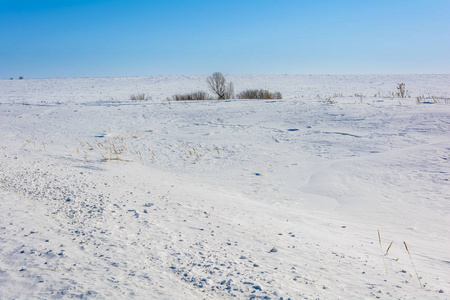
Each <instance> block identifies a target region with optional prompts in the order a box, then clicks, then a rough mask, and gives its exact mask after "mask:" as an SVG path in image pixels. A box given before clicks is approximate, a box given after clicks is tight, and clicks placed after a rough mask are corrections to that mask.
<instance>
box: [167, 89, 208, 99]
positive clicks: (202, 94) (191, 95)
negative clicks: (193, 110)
mask: <svg viewBox="0 0 450 300" xmlns="http://www.w3.org/2000/svg"><path fill="white" fill-rule="evenodd" d="M172 100H174V101H190V100H213V97H212V96H210V95H209V94H208V93H206V92H203V91H197V92H193V93H186V94H176V95H173V96H172Z"/></svg>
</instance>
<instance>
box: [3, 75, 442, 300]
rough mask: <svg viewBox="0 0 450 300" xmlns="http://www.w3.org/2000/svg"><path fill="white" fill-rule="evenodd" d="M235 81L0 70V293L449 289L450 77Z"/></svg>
mask: <svg viewBox="0 0 450 300" xmlns="http://www.w3.org/2000/svg"><path fill="white" fill-rule="evenodd" d="M227 78H228V79H229V80H231V81H233V82H234V84H235V90H236V92H240V91H242V90H243V89H246V88H265V89H269V90H270V91H280V92H281V93H282V94H283V97H284V99H282V100H230V101H191V102H174V101H167V100H166V99H167V97H171V96H172V95H173V94H175V93H185V92H191V91H196V90H207V86H206V76H178V77H175V76H173V77H135V78H76V79H25V80H20V81H19V80H0V299H11V298H14V299H29V298H38V299H40V298H42V299H49V298H61V297H80V298H83V297H85V298H100V299H129V298H137V299H227V298H233V297H236V298H238V299H253V298H255V299H281V298H282V299H289V298H291V299H317V298H320V299H371V298H382V299H386V298H395V299H414V298H415V299H425V298H427V299H447V298H449V296H448V295H449V293H450V250H449V249H450V188H449V186H450V183H449V179H450V175H449V173H450V134H449V132H450V75H373V76H371V75H364V76H350V75H348V76H325V75H324V76H299V75H273V76H268V75H267V76H262V75H258V76H255V75H253V76H252V75H234V76H228V77H227ZM399 83H405V85H406V89H407V90H408V94H409V95H410V98H403V99H400V98H398V97H394V96H393V93H396V92H397V85H398V84H399ZM138 93H145V94H146V95H147V96H148V97H149V98H151V100H147V101H131V100H129V98H130V95H132V94H138ZM418 96H424V98H421V99H420V101H421V104H418V103H417V99H416V97H418ZM378 230H379V233H380V237H381V249H380V240H379V235H378ZM391 242H392V245H391V246H390V248H389V251H387V250H388V247H389V245H390V244H391ZM405 243H406V245H407V247H408V250H409V253H408V252H407V250H406V247H405ZM386 252H387V253H386ZM419 279H420V281H419ZM421 285H422V287H423V288H421Z"/></svg>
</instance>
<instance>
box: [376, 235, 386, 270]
mask: <svg viewBox="0 0 450 300" xmlns="http://www.w3.org/2000/svg"><path fill="white" fill-rule="evenodd" d="M378 241H379V242H380V251H381V257H382V258H383V264H384V269H385V270H386V275H387V273H388V271H387V266H386V261H385V260H384V255H383V246H381V235H380V229H378Z"/></svg>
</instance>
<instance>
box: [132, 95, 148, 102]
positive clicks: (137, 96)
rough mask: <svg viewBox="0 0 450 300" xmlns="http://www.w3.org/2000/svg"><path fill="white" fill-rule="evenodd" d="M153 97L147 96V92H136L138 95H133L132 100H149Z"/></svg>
mask: <svg viewBox="0 0 450 300" xmlns="http://www.w3.org/2000/svg"><path fill="white" fill-rule="evenodd" d="M149 99H151V97H148V96H147V97H146V96H145V94H136V95H131V96H130V100H131V101H138V100H149Z"/></svg>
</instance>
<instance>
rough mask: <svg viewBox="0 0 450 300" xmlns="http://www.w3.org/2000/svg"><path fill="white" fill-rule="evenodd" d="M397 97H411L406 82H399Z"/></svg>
mask: <svg viewBox="0 0 450 300" xmlns="http://www.w3.org/2000/svg"><path fill="white" fill-rule="evenodd" d="M397 97H399V98H409V94H408V90H406V86H405V84H404V83H399V84H398V85H397Z"/></svg>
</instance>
